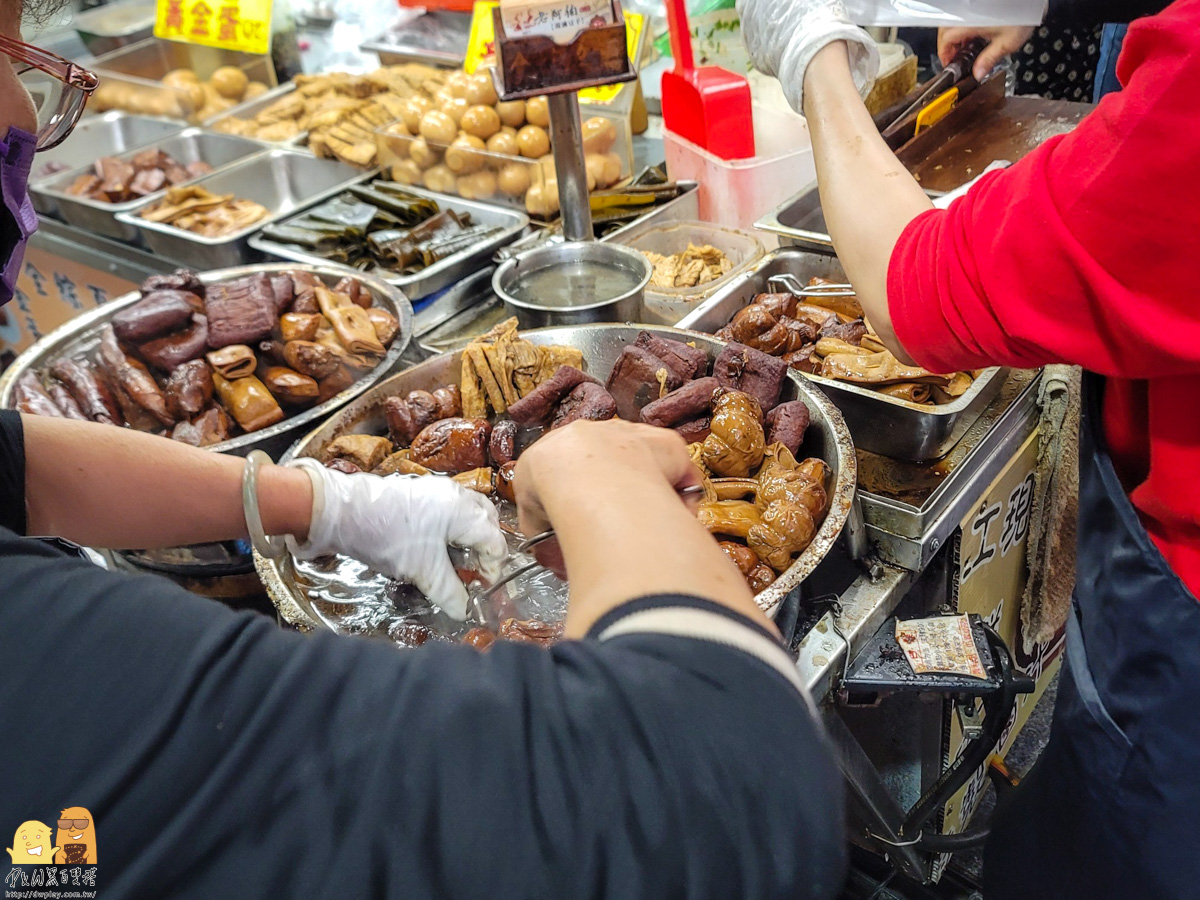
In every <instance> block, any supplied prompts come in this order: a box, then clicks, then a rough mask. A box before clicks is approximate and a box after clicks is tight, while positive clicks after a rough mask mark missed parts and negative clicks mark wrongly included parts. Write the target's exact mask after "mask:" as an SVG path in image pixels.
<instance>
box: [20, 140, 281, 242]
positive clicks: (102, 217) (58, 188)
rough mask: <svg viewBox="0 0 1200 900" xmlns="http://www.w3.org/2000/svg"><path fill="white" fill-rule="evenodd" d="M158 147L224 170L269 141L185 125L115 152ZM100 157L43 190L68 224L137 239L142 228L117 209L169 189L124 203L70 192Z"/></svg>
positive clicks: (128, 155) (149, 199) (151, 199)
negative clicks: (142, 144) (123, 218)
mask: <svg viewBox="0 0 1200 900" xmlns="http://www.w3.org/2000/svg"><path fill="white" fill-rule="evenodd" d="M155 148H157V149H159V150H161V151H163V152H164V153H166V154H167V155H168V156H170V157H171V158H173V159H174V160H175V161H176V162H178V163H181V164H183V165H187V164H188V163H193V162H197V161H203V162H206V163H208V164H209V165H210V166H212V167H213V170H214V171H220V170H221V169H224V168H225V167H226V166H228V165H230V164H231V163H235V162H237V161H238V160H241V159H246V158H247V157H250V156H253V155H254V154H256V153H264V152H265V151H266V150H267V146H266V144H262V143H259V142H258V141H252V140H250V139H248V138H242V137H234V136H233V135H231V134H214V133H213V132H211V131H205V130H204V129H202V128H185V129H184V130H183V131H180V132H178V133H177V134H175V135H173V136H171V137H166V138H163V139H162V140H160V141H151V142H150V143H149V144H147V145H146V146H145V147H138V148H136V149H134V150H126V151H125V152H123V153H116V154H111V155H113V156H116V157H117V158H118V159H122V160H128V159H131V158H133V157H134V156H136V155H137V154H139V153H141V152H143V151H145V150H149V149H155ZM100 155H101V156H103V155H106V154H100ZM99 158H100V157H99V156H94V157H92V159H91V160H90V161H89V162H88V163H87V164H86V165H83V166H80V167H79V168H77V169H72V170H71V171H69V172H62V173H60V174H59V175H57V176H55V177H54V178H50V179H47V180H46V181H44V182H43V183H42V185H41V188H40V190H41V193H42V195H43V196H45V197H48V198H50V199H51V200H53V201H54V202H55V203H56V204H57V205H58V211H59V215H61V216H62V218H63V219H64V220H65V221H66V222H67V224H68V225H75V226H77V227H78V228H83V229H85V230H86V231H90V232H92V233H93V234H99V235H103V236H104V237H110V238H114V239H115V240H118V241H126V242H127V243H136V242H137V240H138V238H139V232H138V229H137V228H136V227H134V226H133V225H129V224H127V223H125V222H120V221H118V220H117V213H122V212H126V211H128V210H131V209H137V208H139V207H141V206H143V205H145V204H146V203H147V202H150V203H152V202H154V201H155V200H159V199H161V198H162V196H163V194H165V193H166V191H165V190H161V191H156V192H154V193H153V194H147V195H146V196H145V197H138V198H137V199H136V200H126V201H125V202H124V203H103V202H101V201H99V200H92V199H90V198H88V197H76V196H75V195H73V194H68V193H67V188H68V187H70V186H71V184H72V183H73V182H74V181H75V179H76V178H78V177H79V176H80V175H83V174H85V173H86V172H89V171H91V169H92V165H93V163H94V162H95V161H96V160H97V159H99ZM210 174H211V173H210ZM204 177H207V176H204V175H201V176H197V177H196V178H190V179H188V180H187V181H184V182H181V184H191V183H192V182H194V181H198V180H199V179H200V178H204Z"/></svg>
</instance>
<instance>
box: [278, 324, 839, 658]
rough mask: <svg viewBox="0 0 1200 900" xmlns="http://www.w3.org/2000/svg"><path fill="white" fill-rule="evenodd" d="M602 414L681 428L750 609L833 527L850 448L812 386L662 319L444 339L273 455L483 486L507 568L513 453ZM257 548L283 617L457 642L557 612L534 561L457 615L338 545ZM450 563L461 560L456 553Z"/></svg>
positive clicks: (514, 560) (786, 581)
mask: <svg viewBox="0 0 1200 900" xmlns="http://www.w3.org/2000/svg"><path fill="white" fill-rule="evenodd" d="M687 342H690V344H689V343H687ZM763 410H767V412H766V413H764V412H763ZM614 416H619V417H620V418H624V419H627V420H632V421H644V422H648V423H652V424H656V425H658V426H660V427H674V428H676V429H677V430H679V431H680V433H681V434H684V435H685V437H686V439H687V440H689V441H690V442H691V444H692V448H691V449H692V453H693V457H694V459H695V460H696V462H697V465H698V467H700V469H701V472H702V474H703V475H704V482H705V496H704V498H703V501H702V504H701V505H702V510H703V512H702V517H703V521H705V523H706V524H707V525H708V527H709V528H710V530H712V531H713V533H714V534H716V535H718V536H720V537H721V538H722V540H723V541H725V549H726V552H728V553H729V554H730V555H731V557H733V559H734V561H735V564H737V565H738V566H739V568H741V569H742V570H743V571H744V573H745V575H746V577H747V581H748V583H749V584H751V585H752V586H753V587H755V589H756V591H757V592H758V601H759V605H760V606H761V607H762V608H763V609H764V610H768V611H774V610H776V609H777V608H778V606H779V603H780V601H781V600H782V598H783V597H784V596H785V595H786V594H787V593H788V592H789V591H790V590H791V589H792V587H794V586H795V585H796V584H798V583H799V582H800V581H801V580H802V579H803V578H804V577H805V575H806V574H807V573H808V572H811V571H812V569H813V568H814V567H815V566H816V564H817V562H819V560H820V559H821V557H822V556H823V555H824V554H825V553H826V552H827V551H828V549H829V547H830V546H832V544H833V543H834V541H835V539H836V537H837V535H838V533H839V532H840V531H841V528H842V525H843V524H844V522H845V519H846V516H847V515H848V513H849V503H850V497H851V494H852V491H853V483H854V477H855V476H854V462H853V459H852V455H851V454H850V452H849V441H848V438H847V435H846V433H845V429H844V427H843V425H842V423H841V420H840V417H839V416H838V415H837V413H836V412H835V411H834V410H833V409H832V407H831V406H830V405H829V403H828V401H827V400H826V399H825V398H824V397H822V396H821V395H820V393H819V392H817V391H815V390H812V389H811V388H808V387H807V386H806V385H804V383H803V381H802V380H801V379H800V378H799V377H797V376H795V375H791V374H789V372H788V369H787V367H786V366H783V365H781V364H779V361H778V360H775V359H773V358H772V357H769V356H767V355H766V354H761V353H758V352H757V351H753V350H750V349H749V348H745V347H741V348H739V347H732V346H731V347H724V346H722V345H721V344H719V343H718V342H715V341H713V340H711V339H706V338H703V337H701V336H698V335H689V334H686V333H682V332H677V331H674V330H671V329H653V330H646V329H639V328H637V327H632V326H623V325H590V326H581V327H575V328H552V329H542V330H535V331H530V332H523V333H518V332H517V330H516V322H515V320H510V321H506V322H504V323H502V324H501V325H500V326H498V327H497V328H495V329H493V330H492V331H491V332H490V333H489V334H487V335H484V336H483V337H481V338H479V339H477V340H475V341H472V342H471V343H470V344H469V345H468V346H467V347H466V348H464V349H463V350H461V351H458V352H454V353H447V354H443V355H441V356H438V357H435V358H434V359H432V360H429V361H428V362H426V363H423V364H421V365H419V366H417V367H415V368H413V369H410V370H408V371H406V372H404V373H401V374H400V375H397V376H393V377H392V378H390V379H388V380H387V381H386V382H383V383H381V384H380V385H378V386H377V387H375V388H374V389H372V390H371V391H370V392H369V393H368V394H366V395H364V396H363V397H361V398H360V399H359V400H358V401H356V402H354V403H352V404H350V405H349V406H348V407H346V408H345V409H344V410H343V411H342V412H341V413H339V414H338V415H336V416H334V417H333V418H332V419H331V420H330V421H329V422H327V423H326V425H325V426H323V427H322V428H321V429H319V430H318V431H316V432H314V433H313V434H311V435H309V436H308V437H307V438H305V439H304V440H302V441H301V442H299V443H298V444H297V445H296V446H295V447H293V448H292V450H291V451H290V452H289V454H288V458H293V457H297V456H311V457H314V458H316V459H318V460H320V461H321V462H322V463H324V464H326V465H329V466H331V467H333V468H336V469H338V470H340V471H344V472H356V471H367V472H377V473H380V474H385V473H391V472H401V473H408V474H416V475H423V474H426V473H429V472H442V473H446V474H449V475H451V476H452V477H454V478H455V479H456V480H459V481H460V482H462V483H464V484H465V485H467V486H468V487H470V488H472V489H474V490H478V491H480V492H482V493H485V494H488V495H489V496H492V497H493V498H494V499H496V500H497V502H498V503H499V507H500V514H501V521H502V523H503V526H504V527H505V528H506V530H508V531H509V532H510V538H511V539H510V549H512V550H513V553H512V555H511V556H510V559H509V561H508V563H506V566H507V569H508V571H509V572H510V573H511V572H513V571H514V570H515V569H517V568H519V567H520V566H522V565H525V564H527V563H528V562H529V561H530V558H529V557H528V555H527V554H525V553H518V552H517V550H516V548H517V545H518V544H519V542H520V541H521V539H522V536H521V535H520V534H519V533H517V532H516V519H515V508H514V507H513V505H512V494H511V477H512V472H513V469H514V463H515V460H516V459H517V457H518V456H519V455H520V453H521V452H522V451H523V450H524V449H525V447H527V446H528V445H529V444H530V443H532V442H533V441H535V440H536V439H537V438H538V437H539V436H540V435H541V434H543V433H544V432H545V431H547V430H552V429H554V428H556V427H562V426H563V425H565V424H567V423H569V422H571V421H575V420H576V419H581V418H587V419H607V418H613V417H614ZM258 563H259V567H260V572H261V573H262V574H263V576H264V581H265V583H266V584H267V586H268V590H269V591H270V592H271V594H272V596H273V598H274V599H275V600H276V602H277V603H278V605H279V607H280V609H281V610H282V611H283V614H284V615H285V617H287V618H288V619H289V621H292V622H293V623H294V624H298V625H300V626H301V627H305V628H311V627H318V626H321V627H329V628H332V629H334V630H336V631H343V632H364V633H374V634H380V635H384V636H390V637H391V638H392V639H393V640H394V641H395V642H396V643H398V644H400V645H401V646H411V645H412V644H413V643H421V642H423V641H425V640H431V639H432V640H463V639H466V638H467V636H468V635H469V634H470V633H471V632H472V630H473V629H476V628H487V629H488V630H489V631H490V632H491V634H492V636H495V635H497V634H498V633H499V629H500V628H501V626H502V624H503V622H504V621H506V620H507V619H509V618H513V619H515V620H516V621H518V622H522V621H528V620H531V619H533V620H536V621H537V622H540V623H542V625H543V626H547V627H550V628H554V627H557V624H558V623H559V621H560V620H561V618H562V616H563V614H564V612H565V600H566V596H565V590H564V587H563V585H562V584H561V583H559V582H558V579H557V578H555V577H554V576H553V575H552V574H551V573H549V572H547V571H543V570H536V571H531V572H529V573H526V574H523V575H521V576H520V577H518V578H516V579H515V580H514V581H513V582H512V583H511V584H510V586H509V588H510V589H509V590H508V591H507V593H506V594H504V595H503V596H496V597H487V598H483V599H481V600H480V603H479V608H478V609H476V610H475V612H474V613H473V614H472V616H470V617H469V618H468V621H467V622H466V623H458V622H454V621H453V620H450V619H449V618H448V617H446V616H445V615H443V614H442V613H441V612H440V611H438V610H436V609H432V608H431V607H430V606H429V605H428V603H427V602H426V601H425V600H424V599H423V598H421V596H420V594H419V593H417V592H415V589H413V588H412V587H411V586H406V585H398V584H396V583H394V582H391V581H389V580H388V579H386V578H383V577H381V576H379V575H377V574H375V573H372V572H370V571H368V570H366V569H365V567H363V566H362V565H361V564H358V563H356V562H354V561H352V560H347V559H341V558H339V559H336V560H327V561H323V562H322V561H315V562H296V561H293V560H292V559H291V558H290V557H289V558H286V559H284V560H265V559H260V560H259V561H258ZM461 565H462V566H463V567H464V568H468V569H469V568H470V561H469V560H463V561H461ZM479 587H480V586H478V585H476V586H475V587H473V588H472V590H476V591H478V589H479ZM414 636H416V638H418V639H416V640H414ZM479 639H480V635H479V634H478V633H475V634H473V635H471V638H470V640H471V642H472V643H474V642H475V641H476V640H479Z"/></svg>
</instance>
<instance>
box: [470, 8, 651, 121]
mask: <svg viewBox="0 0 1200 900" xmlns="http://www.w3.org/2000/svg"><path fill="white" fill-rule="evenodd" d="M499 5H500V4H499V3H498V2H496V0H480V2H479V3H476V4H475V12H474V13H473V15H472V17H471V33H470V36H469V37H468V38H467V55H466V59H464V60H463V69H464V70H465V71H466V72H467V74H468V75H469V74H471V73H473V72H474V71H475V70H476V69H478V68H479V67H480V66H483V65H491V64H492V58H493V57H494V56H495V54H496V28H495V25H494V23H493V21H492V10H494V9H495V8H496V7H497V6H499ZM645 22H646V20H645V17H644V16H642V15H640V14H638V13H632V12H627V13H625V47H626V50H627V52H628V53H629V58H630V59H631V60H634V62H635V63H636V61H637V50H638V43H639V41H640V40H641V36H642V29H643V28H644V27H645ZM625 87H626V85H625V84H606V85H603V86H601V87H595V88H587V89H586V90H582V91H580V92H579V102H580V103H593V104H602V105H604V104H609V103H612V102H613V100H615V99H616V98H617V95H619V94H620V93H621V90H622V89H623V88H625Z"/></svg>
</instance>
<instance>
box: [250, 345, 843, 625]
mask: <svg viewBox="0 0 1200 900" xmlns="http://www.w3.org/2000/svg"><path fill="white" fill-rule="evenodd" d="M641 331H649V332H650V333H651V334H655V335H659V336H661V337H666V338H673V339H675V340H682V341H690V342H692V343H694V344H695V345H697V346H699V347H701V348H703V349H705V350H706V351H707V352H708V353H709V356H710V358H712V357H715V356H716V354H717V353H719V352H720V350H721V348H722V347H723V346H724V344H722V343H721V342H720V341H717V340H716V339H714V338H712V337H709V336H707V335H699V334H695V333H692V332H684V331H680V330H678V329H674V328H664V327H651V328H642V327H640V326H636V325H615V324H613V325H583V326H574V327H561V328H543V329H537V330H533V331H526V332H522V336H523V337H525V338H527V339H529V340H530V341H532V342H534V343H536V344H564V345H568V346H574V347H578V348H580V349H581V350H583V353H584V362H585V366H586V368H587V369H588V371H589V372H590V373H591V374H593V375H595V376H596V377H598V378H604V377H605V376H607V375H608V373H609V372H610V371H611V369H612V366H613V364H614V363H615V361H616V359H617V357H618V356H619V355H620V353H621V351H622V350H623V349H624V348H625V346H627V345H628V344H631V343H633V341H634V340H635V339H636V337H637V335H638V333H639V332H641ZM459 361H460V354H459V353H458V352H452V353H444V354H441V355H439V356H436V357H434V358H433V359H430V360H427V361H426V362H423V363H421V364H420V365H417V366H415V367H413V368H411V369H409V370H407V371H405V372H401V373H399V374H397V375H393V376H392V377H391V378H389V379H387V380H386V381H383V382H380V383H379V384H378V385H376V386H375V387H374V388H372V389H371V390H370V391H368V392H367V393H365V394H364V395H363V396H361V397H359V398H358V399H357V400H355V401H354V402H352V403H350V404H349V405H347V406H346V407H344V408H343V409H341V410H340V411H338V412H336V413H335V414H334V415H333V416H331V417H330V418H329V419H328V420H327V421H326V422H325V423H324V424H322V425H321V426H319V427H318V428H316V429H315V430H313V431H312V432H310V433H309V434H308V435H306V436H305V437H303V438H301V439H300V440H299V441H297V442H296V444H295V445H294V446H292V447H291V449H289V450H288V451H287V453H286V454H284V456H283V458H282V459H283V461H286V460H289V459H293V458H296V457H303V456H312V457H316V458H320V457H321V452H322V450H323V449H324V448H325V447H326V446H327V445H328V444H329V443H330V442H331V441H333V440H334V439H335V438H336V437H338V436H340V435H342V434H348V433H359V434H383V433H385V432H386V425H385V420H384V413H383V404H384V401H385V400H386V399H387V398H388V397H391V396H396V395H401V396H402V395H405V394H407V393H408V392H409V391H413V390H417V389H422V390H433V389H434V388H438V387H442V386H444V385H447V384H456V383H457V382H458V380H459V373H460V362H459ZM797 397H799V398H801V399H803V400H804V402H805V403H806V404H807V405H808V407H809V410H810V411H811V413H812V425H811V426H810V429H809V433H808V435H807V436H806V438H805V442H806V449H807V450H808V451H809V452H811V453H812V455H814V456H820V457H821V458H822V459H824V460H825V461H826V462H827V463H828V464H829V466H830V468H831V470H832V479H833V482H832V486H831V487H830V490H829V496H830V509H829V512H828V514H827V515H826V517H825V520H824V522H823V523H822V524H821V527H820V529H818V531H817V534H816V537H814V539H813V541H812V543H811V544H810V545H809V546H808V548H807V549H806V550H805V551H804V552H803V553H801V554H800V555H799V557H797V559H796V561H795V562H794V563H792V566H791V567H790V568H789V569H788V570H787V571H785V572H784V573H783V574H782V575H780V576H779V578H778V579H777V580H776V581H775V582H774V583H773V584H772V585H770V586H769V587H768V588H767V589H766V590H764V591H763V592H761V593H760V594H759V595H758V596H757V598H756V599H757V601H758V605H759V607H760V608H762V609H763V610H764V612H766V613H767V614H768V615H774V614H775V612H777V611H778V609H779V607H780V605H781V604H782V602H783V599H784V597H786V596H787V594H788V593H789V592H790V591H792V590H793V589H794V588H795V587H796V586H797V585H799V584H800V583H801V582H802V581H803V580H804V579H805V578H807V577H808V575H810V574H811V573H812V571H813V570H814V569H815V568H816V567H817V564H818V563H819V562H820V561H821V560H822V559H823V558H824V557H825V555H826V554H827V553H828V552H829V550H830V549H831V548H832V547H833V546H834V544H835V542H836V541H837V538H838V536H839V535H840V533H841V531H842V526H843V525H844V524H845V522H846V519H847V517H848V516H849V515H850V512H851V508H852V505H853V503H854V489H855V483H856V479H857V461H856V459H855V456H854V446H853V443H852V442H851V439H850V432H849V430H848V429H847V428H846V424H845V422H844V421H843V419H842V417H841V414H840V413H839V412H838V411H837V409H836V408H835V407H834V406H833V404H832V403H830V402H829V399H828V398H826V397H825V396H824V395H823V394H822V393H821V392H820V391H819V390H817V389H815V388H814V387H813V386H811V385H809V384H808V383H807V382H805V381H804V380H803V379H802V378H800V377H798V376H797V375H795V374H793V377H792V378H791V379H790V380H789V382H788V385H787V386H785V389H784V399H794V398H797ZM810 441H811V442H812V443H811V444H810V443H809V442H810ZM255 565H256V566H257V568H258V572H259V575H260V576H261V577H262V580H263V584H264V585H266V587H267V592H268V594H269V595H270V597H271V599H272V600H273V601H274V602H275V604H276V607H277V608H278V609H279V612H280V614H281V615H282V616H283V617H284V618H285V619H286V620H287V621H288V622H290V623H291V624H293V625H295V626H297V627H300V628H303V629H306V630H307V629H310V628H313V627H317V626H318V624H319V623H320V618H319V617H318V616H317V615H315V614H314V613H313V610H312V607H311V604H310V601H309V600H308V598H307V596H306V595H305V593H304V592H303V591H302V590H301V589H300V588H299V587H298V585H297V582H296V578H295V572H294V569H293V568H292V566H291V558H290V557H285V558H284V559H283V560H282V561H280V562H276V561H274V560H266V559H263V558H262V557H260V556H257V555H256V556H255Z"/></svg>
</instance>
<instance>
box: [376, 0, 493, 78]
mask: <svg viewBox="0 0 1200 900" xmlns="http://www.w3.org/2000/svg"><path fill="white" fill-rule="evenodd" d="M470 32H471V15H470V14H469V13H454V12H427V13H425V14H424V15H419V16H411V17H406V18H405V19H404V20H402V21H400V22H397V23H395V24H393V25H392V26H391V27H390V28H388V30H387V31H385V32H383V34H379V35H376V36H375V37H373V38H371V40H369V41H367V42H366V43H365V44H362V45H360V46H359V48H358V49H359V50H362V51H363V52H364V53H375V54H378V56H379V62H380V64H381V65H385V66H394V65H398V64H400V63H406V62H419V63H425V64H426V65H430V66H442V67H446V68H451V69H459V68H462V64H463V60H464V59H465V58H466V55H467V40H468V38H469V37H470Z"/></svg>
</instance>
